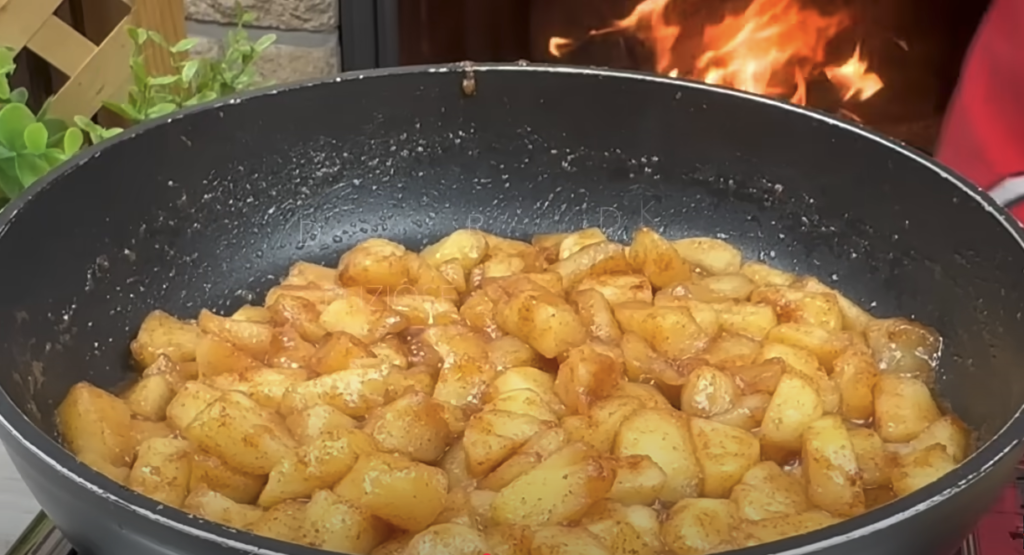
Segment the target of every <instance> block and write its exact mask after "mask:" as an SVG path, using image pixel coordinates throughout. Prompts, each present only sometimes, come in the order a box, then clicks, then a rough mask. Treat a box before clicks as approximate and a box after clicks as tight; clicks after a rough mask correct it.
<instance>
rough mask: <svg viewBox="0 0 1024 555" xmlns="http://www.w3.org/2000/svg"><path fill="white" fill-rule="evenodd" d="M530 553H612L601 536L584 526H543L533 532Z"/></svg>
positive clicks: (534, 554)
mask: <svg viewBox="0 0 1024 555" xmlns="http://www.w3.org/2000/svg"><path fill="white" fill-rule="evenodd" d="M530 554H531V555H612V553H611V551H609V550H608V548H607V547H605V545H604V543H603V542H602V541H601V538H599V537H597V536H596V535H595V534H594V533H593V532H591V531H590V530H587V529H585V528H569V527H566V526H544V527H542V528H539V529H537V530H536V531H535V532H534V534H533V543H532V544H531V549H530Z"/></svg>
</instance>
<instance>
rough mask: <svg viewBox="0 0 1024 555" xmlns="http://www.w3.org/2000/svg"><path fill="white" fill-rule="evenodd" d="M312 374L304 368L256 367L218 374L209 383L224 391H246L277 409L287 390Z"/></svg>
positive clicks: (272, 408)
mask: <svg viewBox="0 0 1024 555" xmlns="http://www.w3.org/2000/svg"><path fill="white" fill-rule="evenodd" d="M312 375H313V374H312V373H311V372H309V371H308V370H304V369H302V368H256V369H254V370H246V371H245V372H242V373H240V374H218V375H216V376H214V377H213V378H211V379H210V380H209V381H208V382H207V383H208V384H209V385H211V386H213V387H215V388H217V389H220V390H223V391H240V392H242V393H245V394H246V395H247V396H249V398H251V399H252V400H253V401H256V402H257V403H259V404H261V405H263V406H264V407H267V408H268V409H271V410H274V411H276V410H277V409H278V408H279V407H280V405H281V398H282V397H283V396H284V393H285V391H287V390H288V388H289V387H291V386H292V385H295V384H299V383H303V382H305V381H306V380H308V379H309V378H310V377H312Z"/></svg>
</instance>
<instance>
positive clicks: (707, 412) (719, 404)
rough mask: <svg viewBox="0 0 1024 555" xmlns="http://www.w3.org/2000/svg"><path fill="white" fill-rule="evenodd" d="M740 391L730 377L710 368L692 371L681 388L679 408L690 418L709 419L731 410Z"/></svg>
mask: <svg viewBox="0 0 1024 555" xmlns="http://www.w3.org/2000/svg"><path fill="white" fill-rule="evenodd" d="M739 397H740V389H739V387H737V386H736V382H735V381H733V379H732V377H731V376H729V375H728V374H726V373H725V372H722V371H721V370H718V369H717V368H714V367H712V366H701V367H699V368H697V369H696V370H694V371H693V372H692V373H691V374H690V375H689V377H688V378H687V380H686V385H684V386H683V391H682V396H681V399H680V402H679V406H680V408H681V409H682V411H683V412H685V413H686V414H689V415H690V416H700V417H704V418H709V417H712V416H715V415H716V414H721V413H723V412H726V411H728V410H730V409H732V408H733V406H734V405H735V403H736V400H737V399H738V398H739Z"/></svg>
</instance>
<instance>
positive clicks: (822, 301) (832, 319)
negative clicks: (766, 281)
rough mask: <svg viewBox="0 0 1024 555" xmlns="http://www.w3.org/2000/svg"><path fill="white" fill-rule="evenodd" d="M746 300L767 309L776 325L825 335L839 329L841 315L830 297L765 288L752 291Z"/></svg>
mask: <svg viewBox="0 0 1024 555" xmlns="http://www.w3.org/2000/svg"><path fill="white" fill-rule="evenodd" d="M750 300H751V301H752V302H755V303H765V304H768V305H771V307H772V308H774V309H775V313H776V314H778V316H779V321H780V322H794V323H798V324H809V325H812V326H817V327H819V328H822V329H824V330H826V331H839V330H842V329H843V313H842V311H840V310H839V301H838V300H837V299H836V296H835V295H834V294H832V293H824V292H815V291H802V290H798V289H790V288H788V287H775V286H767V287H761V288H760V289H756V290H754V292H753V293H752V294H751V295H750Z"/></svg>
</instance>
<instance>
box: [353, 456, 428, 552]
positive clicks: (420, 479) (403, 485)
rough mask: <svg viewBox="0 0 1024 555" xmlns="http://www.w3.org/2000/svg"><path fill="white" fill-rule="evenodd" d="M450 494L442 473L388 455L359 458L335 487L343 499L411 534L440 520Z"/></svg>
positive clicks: (421, 464) (423, 465)
mask: <svg viewBox="0 0 1024 555" xmlns="http://www.w3.org/2000/svg"><path fill="white" fill-rule="evenodd" d="M447 492H448V476H447V475H446V474H445V473H444V471H443V470H440V469H438V468H434V467H432V466H427V465H425V464H423V463H418V462H413V461H410V460H408V459H406V458H403V457H400V456H397V455H389V454H386V453H368V454H364V455H362V456H360V457H359V462H357V463H356V465H355V467H354V468H352V470H351V472H349V473H348V474H347V475H346V476H345V477H344V478H343V479H342V480H341V481H340V482H338V485H336V486H334V493H335V494H337V495H338V496H339V497H340V498H341V499H343V500H345V501H350V502H351V503H353V504H355V505H356V506H358V507H360V508H362V509H364V510H366V511H368V512H369V513H370V514H373V515H375V516H377V517H380V518H382V519H384V520H386V521H387V522H390V523H391V524H394V525H395V526H398V527H399V528H402V529H404V530H409V531H410V532H417V531H420V530H423V529H425V528H426V527H427V526H429V525H430V523H431V522H433V521H434V519H435V518H437V515H438V514H440V512H441V509H442V508H444V503H445V497H446V495H447ZM408 499H415V500H416V502H415V503H409V502H408V501H407V500H408Z"/></svg>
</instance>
